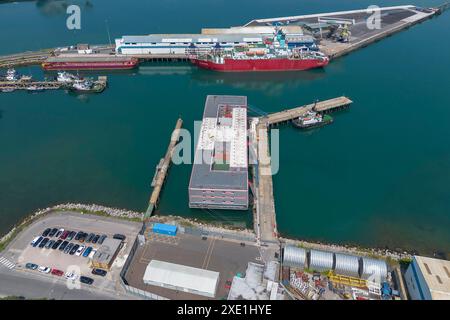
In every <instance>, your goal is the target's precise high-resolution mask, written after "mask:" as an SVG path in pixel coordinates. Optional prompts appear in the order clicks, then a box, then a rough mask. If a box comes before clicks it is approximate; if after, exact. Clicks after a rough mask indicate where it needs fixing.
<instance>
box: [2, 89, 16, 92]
mask: <svg viewBox="0 0 450 320" xmlns="http://www.w3.org/2000/svg"><path fill="white" fill-rule="evenodd" d="M14 90H15V89H14V88H5V89H2V92H5V93H6V92H13V91H14Z"/></svg>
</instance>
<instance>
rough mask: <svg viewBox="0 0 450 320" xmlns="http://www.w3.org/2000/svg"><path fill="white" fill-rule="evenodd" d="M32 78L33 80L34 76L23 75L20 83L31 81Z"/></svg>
mask: <svg viewBox="0 0 450 320" xmlns="http://www.w3.org/2000/svg"><path fill="white" fill-rule="evenodd" d="M32 78H33V77H32V76H26V75H22V76H21V77H20V79H19V80H20V81H31V79H32Z"/></svg>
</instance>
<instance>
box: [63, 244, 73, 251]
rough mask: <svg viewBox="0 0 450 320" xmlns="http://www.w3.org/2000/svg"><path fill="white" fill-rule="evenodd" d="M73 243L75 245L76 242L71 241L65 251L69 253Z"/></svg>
mask: <svg viewBox="0 0 450 320" xmlns="http://www.w3.org/2000/svg"><path fill="white" fill-rule="evenodd" d="M73 245H74V244H73V243H72V242H70V243H69V244H68V245H67V247H66V248H65V249H64V253H69V252H70V250H72V248H73Z"/></svg>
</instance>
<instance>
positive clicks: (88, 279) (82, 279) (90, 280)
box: [80, 276, 94, 284]
mask: <svg viewBox="0 0 450 320" xmlns="http://www.w3.org/2000/svg"><path fill="white" fill-rule="evenodd" d="M80 282H82V283H85V284H93V283H94V279H92V278H89V277H85V276H81V277H80Z"/></svg>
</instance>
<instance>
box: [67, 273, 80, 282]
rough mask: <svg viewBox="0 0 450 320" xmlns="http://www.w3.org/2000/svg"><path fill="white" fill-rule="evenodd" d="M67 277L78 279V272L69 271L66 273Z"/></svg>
mask: <svg viewBox="0 0 450 320" xmlns="http://www.w3.org/2000/svg"><path fill="white" fill-rule="evenodd" d="M65 278H66V279H67V280H72V281H75V280H77V279H78V275H77V274H76V273H74V272H67V273H66V274H65Z"/></svg>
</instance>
